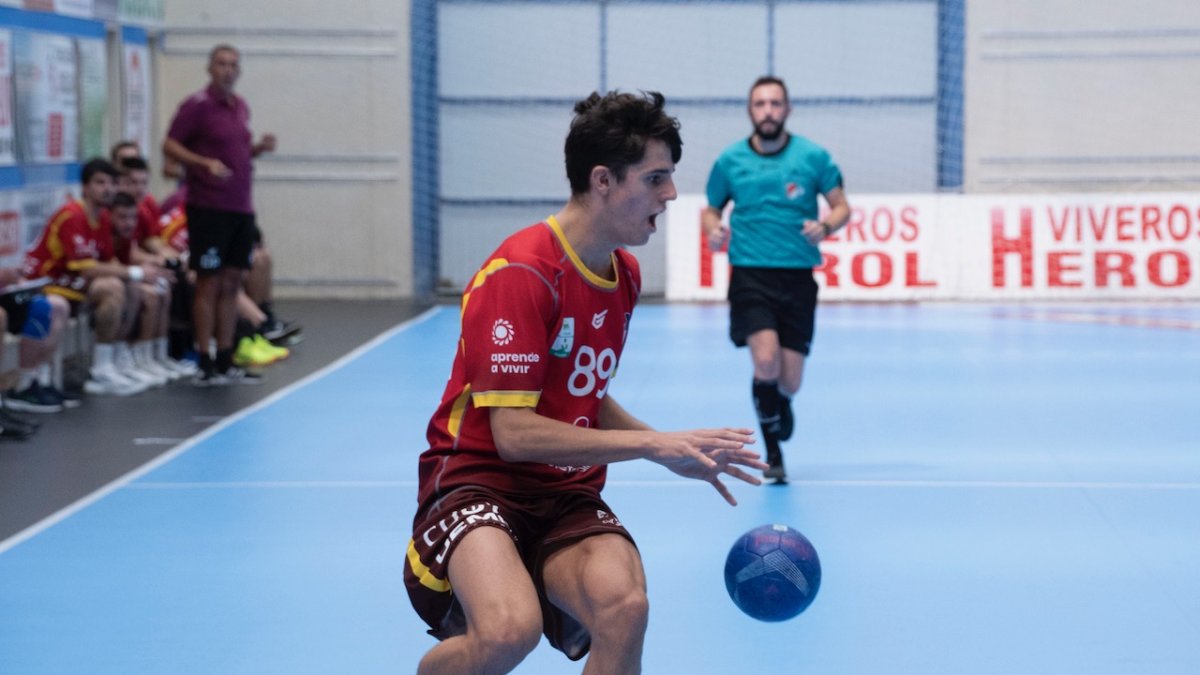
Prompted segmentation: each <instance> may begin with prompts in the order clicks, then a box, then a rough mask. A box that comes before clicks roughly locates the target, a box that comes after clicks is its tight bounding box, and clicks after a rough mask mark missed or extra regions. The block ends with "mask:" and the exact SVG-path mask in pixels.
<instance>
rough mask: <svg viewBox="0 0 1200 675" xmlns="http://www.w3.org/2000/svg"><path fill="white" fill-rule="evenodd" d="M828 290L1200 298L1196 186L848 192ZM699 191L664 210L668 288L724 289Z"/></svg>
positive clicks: (708, 292)
mask: <svg viewBox="0 0 1200 675" xmlns="http://www.w3.org/2000/svg"><path fill="white" fill-rule="evenodd" d="M850 204H851V207H852V214H851V217H850V221H849V222H848V223H847V224H846V226H845V227H844V228H842V229H841V230H840V231H839V232H837V233H836V234H835V235H834V236H833V237H830V238H829V239H827V240H825V241H824V242H822V244H821V251H822V254H823V256H824V263H823V264H822V265H821V266H820V267H818V268H816V270H815V273H816V276H817V280H818V282H819V283H820V284H821V289H822V290H821V297H822V298H823V299H825V300H860V301H913V300H1024V299H1028V300H1058V299H1061V300H1143V299H1145V300H1152V299H1200V194H1196V193H1178V194H1174V193H1146V194H1075V195H936V194H926V195H920V194H917V195H851V196H850ZM705 205H706V200H705V199H704V197H703V196H702V195H681V196H680V197H679V199H677V200H676V201H674V202H672V203H671V204H670V206H669V207H668V210H667V214H666V215H667V218H666V228H667V297H668V299H672V300H722V299H724V298H725V291H726V288H727V287H728V279H729V276H728V272H729V261H728V258H727V257H726V254H725V253H724V252H723V251H717V252H714V251H711V250H710V249H709V247H708V242H707V240H706V239H705V237H704V235H703V232H702V231H701V227H700V212H701V210H702V209H703V208H704V206H705Z"/></svg>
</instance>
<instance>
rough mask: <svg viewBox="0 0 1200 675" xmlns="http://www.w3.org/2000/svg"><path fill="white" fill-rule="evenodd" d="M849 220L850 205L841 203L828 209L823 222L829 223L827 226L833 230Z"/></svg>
mask: <svg viewBox="0 0 1200 675" xmlns="http://www.w3.org/2000/svg"><path fill="white" fill-rule="evenodd" d="M849 219H850V205H849V204H847V203H845V202H842V203H841V204H838V205H837V206H835V207H833V208H832V209H830V210H829V213H827V214H825V218H824V220H825V222H827V223H829V226H830V227H831V228H832V229H834V230H836V229H838V228H839V227H841V226H842V225H844V224H845V223H846V221H847V220H849Z"/></svg>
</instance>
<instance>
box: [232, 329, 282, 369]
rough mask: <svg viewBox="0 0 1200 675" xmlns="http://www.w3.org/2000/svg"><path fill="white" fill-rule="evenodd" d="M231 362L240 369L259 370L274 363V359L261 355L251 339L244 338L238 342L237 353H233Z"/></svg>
mask: <svg viewBox="0 0 1200 675" xmlns="http://www.w3.org/2000/svg"><path fill="white" fill-rule="evenodd" d="M233 362H234V364H236V365H238V366H241V367H242V368H261V367H263V366H269V365H271V364H272V363H275V358H274V357H273V356H272V355H269V354H265V353H263V351H262V350H260V349H259V348H258V345H257V344H256V343H255V342H254V340H253V339H252V338H248V337H244V338H242V339H241V340H239V341H238V346H237V351H236V352H234V353H233Z"/></svg>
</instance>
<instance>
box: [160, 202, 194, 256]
mask: <svg viewBox="0 0 1200 675" xmlns="http://www.w3.org/2000/svg"><path fill="white" fill-rule="evenodd" d="M158 236H159V237H161V238H162V240H163V241H165V242H167V246H170V247H171V248H173V249H175V252H176V253H181V254H182V253H187V250H188V227H187V212H186V211H185V210H184V207H183V204H180V205H178V206H176V207H174V208H172V209H171V210H170V211H167V212H166V213H164V214H162V217H161V218H159V219H158Z"/></svg>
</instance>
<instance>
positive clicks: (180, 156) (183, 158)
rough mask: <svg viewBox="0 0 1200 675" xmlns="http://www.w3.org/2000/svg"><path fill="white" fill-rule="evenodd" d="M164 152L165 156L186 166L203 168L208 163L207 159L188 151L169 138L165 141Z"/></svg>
mask: <svg viewBox="0 0 1200 675" xmlns="http://www.w3.org/2000/svg"><path fill="white" fill-rule="evenodd" d="M162 151H163V154H164V155H166V156H167V157H169V158H170V159H173V160H175V161H176V162H179V163H180V164H183V165H184V166H201V165H203V164H204V163H205V162H207V161H208V158H207V157H204V156H202V155H198V154H196V153H194V152H192V151H191V150H188V149H187V148H186V147H184V145H183V144H182V143H180V142H179V141H177V140H175V139H174V138H168V139H166V140H164V141H163V145H162Z"/></svg>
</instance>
